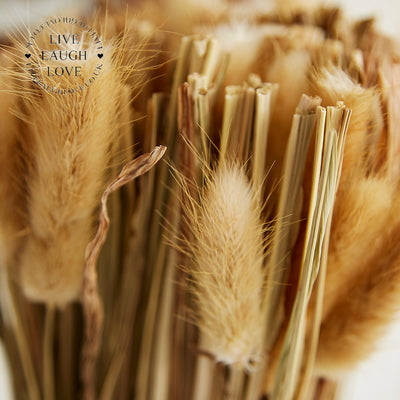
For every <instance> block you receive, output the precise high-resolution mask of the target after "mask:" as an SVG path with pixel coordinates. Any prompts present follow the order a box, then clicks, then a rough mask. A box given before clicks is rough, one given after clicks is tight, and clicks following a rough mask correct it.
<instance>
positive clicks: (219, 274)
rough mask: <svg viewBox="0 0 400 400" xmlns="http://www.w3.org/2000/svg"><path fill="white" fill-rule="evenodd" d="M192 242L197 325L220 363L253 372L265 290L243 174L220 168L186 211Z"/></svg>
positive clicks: (258, 226)
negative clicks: (198, 197)
mask: <svg viewBox="0 0 400 400" xmlns="http://www.w3.org/2000/svg"><path fill="white" fill-rule="evenodd" d="M186 213H187V218H188V226H189V227H190V229H191V234H192V235H193V240H192V241H190V242H186V243H185V245H186V246H187V247H188V249H189V252H190V255H191V257H192V261H191V262H190V264H189V265H187V266H186V268H187V270H188V273H189V275H190V276H191V277H192V278H191V279H193V281H194V287H193V295H194V297H195V299H196V310H195V311H194V314H195V322H196V324H197V325H198V327H199V329H200V332H201V334H202V335H203V338H204V340H203V341H202V344H203V345H204V348H203V349H202V350H205V351H207V352H209V353H210V354H211V355H212V356H213V357H215V360H216V361H217V362H223V363H225V364H237V365H238V366H240V367H241V368H248V369H250V368H251V366H252V364H253V363H254V362H256V361H258V360H259V359H260V357H261V355H262V327H261V325H260V323H259V322H260V318H261V299H262V291H263V287H264V279H265V276H264V270H263V250H264V244H263V243H264V239H263V226H262V223H261V221H260V213H261V208H260V206H259V204H258V202H257V197H256V193H255V190H254V188H253V187H252V186H251V184H250V183H249V181H248V179H247V177H246V175H245V173H244V171H243V168H240V167H239V166H237V165H226V164H224V163H221V164H220V165H219V167H218V168H217V170H216V172H215V173H213V174H212V175H211V176H210V177H209V178H208V181H207V185H206V188H205V189H204V191H203V192H202V193H201V195H200V200H199V203H198V204H196V205H193V208H190V209H187V210H186Z"/></svg>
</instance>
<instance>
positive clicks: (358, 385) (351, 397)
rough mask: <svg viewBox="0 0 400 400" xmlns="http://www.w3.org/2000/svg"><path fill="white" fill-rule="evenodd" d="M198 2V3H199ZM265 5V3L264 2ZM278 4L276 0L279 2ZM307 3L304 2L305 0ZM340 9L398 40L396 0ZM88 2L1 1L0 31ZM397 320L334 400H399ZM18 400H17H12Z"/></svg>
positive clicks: (0, 389) (351, 1) (8, 398)
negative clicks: (373, 21)
mask: <svg viewBox="0 0 400 400" xmlns="http://www.w3.org/2000/svg"><path fill="white" fill-rule="evenodd" d="M199 1H201V0H199ZM266 1H268V0H266ZM278 1H279V0H278ZM305 1H307V0H305ZM323 3H324V4H337V5H340V6H341V7H342V8H343V9H344V10H345V11H346V14H347V15H348V16H349V17H351V18H359V17H368V16H375V17H376V18H377V22H378V26H379V27H380V29H381V30H382V31H384V32H385V33H387V34H389V35H391V36H394V37H398V38H400V23H399V22H400V1H399V0H379V1H378V0H372V1H367V0H340V1H324V2H323ZM90 4H91V1H90V0H72V1H71V0H70V1H68V2H65V1H55V0H37V1H35V0H30V1H29V0H0V30H2V31H3V32H4V31H7V30H8V29H9V28H11V27H12V26H13V25H15V23H18V21H24V22H25V23H26V22H27V21H28V15H30V22H31V23H32V24H34V23H36V22H35V21H40V20H41V18H43V17H45V16H48V15H69V16H73V15H77V14H79V12H80V11H84V10H85V9H88V7H90ZM399 376H400V316H399V318H398V321H394V322H393V326H392V327H391V328H390V329H389V331H388V334H387V336H386V337H385V338H383V340H382V341H381V343H380V344H379V346H378V349H377V351H376V353H375V354H373V355H372V356H371V357H370V358H369V359H368V360H367V361H365V362H364V363H363V364H362V365H360V367H359V368H358V369H357V370H356V371H354V372H353V373H352V374H350V375H349V376H348V377H347V379H346V381H345V382H344V383H343V385H342V386H341V387H340V390H339V393H338V396H337V400H376V399H384V400H398V399H400V379H399ZM0 399H1V400H14V399H13V396H12V391H11V384H10V374H9V371H8V368H7V359H6V356H5V352H4V349H3V347H2V346H1V343H0ZM15 400H18V399H15Z"/></svg>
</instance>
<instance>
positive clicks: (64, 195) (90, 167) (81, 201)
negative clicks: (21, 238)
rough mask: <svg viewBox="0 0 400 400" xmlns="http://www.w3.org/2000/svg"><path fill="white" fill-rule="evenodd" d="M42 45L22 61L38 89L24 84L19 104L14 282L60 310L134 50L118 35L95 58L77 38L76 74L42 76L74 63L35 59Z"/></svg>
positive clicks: (90, 220)
mask: <svg viewBox="0 0 400 400" xmlns="http://www.w3.org/2000/svg"><path fill="white" fill-rule="evenodd" d="M42 40H44V37H43V38H42V37H40V38H38V40H37V41H36V42H35V43H34V44H33V46H32V49H31V51H32V56H31V57H30V60H32V64H34V63H36V67H32V68H33V69H34V71H35V73H37V76H38V77H39V78H41V79H42V81H41V82H43V83H44V85H42V86H44V88H45V89H46V91H45V90H44V89H42V88H40V89H39V88H36V87H34V85H33V84H32V83H31V84H28V90H26V91H25V92H24V95H23V96H21V100H20V102H21V111H20V115H19V116H20V118H21V119H22V120H23V121H24V123H25V125H26V132H25V133H24V136H23V137H22V138H21V141H22V147H23V152H24V154H25V157H26V162H27V164H28V173H27V178H26V181H27V192H28V209H27V219H28V223H27V225H28V226H27V230H28V233H27V235H26V237H25V243H24V245H23V248H22V250H21V253H20V255H19V277H20V279H19V283H20V285H21V287H22V289H23V291H24V293H25V294H26V296H27V297H28V298H29V299H31V300H34V301H41V302H46V303H53V304H55V305H57V306H64V305H65V304H67V303H68V302H70V301H72V300H76V299H78V298H79V294H80V290H81V281H82V271H83V267H84V251H85V247H86V245H87V243H88V242H89V240H90V238H91V236H92V235H93V233H94V232H93V229H94V217H95V215H94V214H95V210H96V208H97V206H98V202H99V198H100V194H101V191H102V189H104V183H105V182H104V180H105V178H106V172H107V170H108V168H109V167H110V160H111V156H112V150H113V149H115V146H113V145H112V144H113V142H114V141H118V140H119V139H118V134H119V132H121V130H120V124H121V123H122V122H121V118H120V114H121V113H123V112H124V110H125V108H126V107H129V104H122V103H124V102H126V101H129V99H127V98H126V96H123V95H122V94H123V93H124V91H123V85H124V84H125V82H126V81H127V80H128V79H129V77H131V76H132V75H134V73H135V65H137V63H136V60H135V58H136V57H137V52H136V50H135V49H131V48H130V49H129V51H128V50H127V49H122V47H123V46H122V43H123V42H124V36H122V37H121V38H119V39H117V40H112V41H110V42H108V43H103V44H102V45H103V48H102V50H101V51H102V54H103V56H104V58H103V59H100V57H98V54H97V53H98V50H97V46H96V44H95V42H94V41H93V40H91V39H90V38H88V37H86V36H85V35H84V34H82V36H81V41H80V43H79V44H78V46H79V49H81V51H85V52H86V53H85V57H86V60H85V64H84V67H82V69H81V70H80V74H66V73H64V74H63V75H62V76H57V74H54V76H53V75H51V74H45V68H46V67H49V66H50V68H54V69H55V68H58V67H60V68H64V69H65V68H68V67H70V66H71V68H72V67H73V66H74V60H67V61H60V60H59V59H54V58H52V59H51V60H47V59H46V57H44V58H43V57H41V56H40V55H39V54H38V49H40V46H41V41H42ZM23 46H24V43H23V42H22V40H21V41H19V42H17V43H16V47H17V49H19V50H21V49H22V47H23ZM76 46H77V45H74V44H73V42H72V43H67V44H65V45H64V47H65V49H64V50H65V51H69V50H71V49H72V50H71V51H78V50H77V47H76ZM122 50H124V52H123V53H124V54H122ZM15 62H16V63H21V61H20V60H18V59H16V60H15ZM10 73H11V74H14V76H15V78H18V77H19V78H20V79H21V80H22V81H24V80H25V81H26V80H27V77H29V75H28V74H27V71H25V70H23V69H22V70H19V71H18V70H17V71H16V72H13V71H10ZM138 85H139V82H136V89H137V86H138ZM39 86H40V83H39ZM49 88H53V89H49ZM63 89H65V90H66V93H65V94H63V92H62V90H63ZM68 89H76V90H75V92H74V93H68ZM133 89H135V88H133ZM58 90H60V91H58ZM123 123H126V121H123Z"/></svg>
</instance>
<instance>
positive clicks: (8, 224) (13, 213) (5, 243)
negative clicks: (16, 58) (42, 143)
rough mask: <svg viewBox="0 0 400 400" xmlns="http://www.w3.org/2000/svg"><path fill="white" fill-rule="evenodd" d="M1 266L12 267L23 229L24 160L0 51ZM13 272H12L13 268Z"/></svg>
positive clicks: (12, 92)
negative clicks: (19, 145)
mask: <svg viewBox="0 0 400 400" xmlns="http://www.w3.org/2000/svg"><path fill="white" fill-rule="evenodd" d="M0 68H1V69H0V121H1V129H0V143H1V146H0V204H1V207H0V268H3V267H9V268H12V269H14V268H13V267H14V264H15V262H14V261H15V260H14V258H15V255H16V254H15V253H16V251H17V249H18V246H19V243H20V239H21V233H22V232H21V231H22V229H23V217H24V215H23V214H24V204H23V203H24V200H23V183H24V182H23V176H22V174H23V163H22V160H21V159H20V157H21V155H20V149H19V148H18V134H19V121H18V119H17V117H16V116H15V115H14V113H13V112H14V111H15V110H16V108H17V102H18V95H17V93H15V84H16V82H15V81H14V78H13V77H12V76H10V74H9V73H8V68H11V66H10V60H8V59H7V58H6V55H5V54H4V53H1V54H0ZM14 273H15V271H14Z"/></svg>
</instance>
